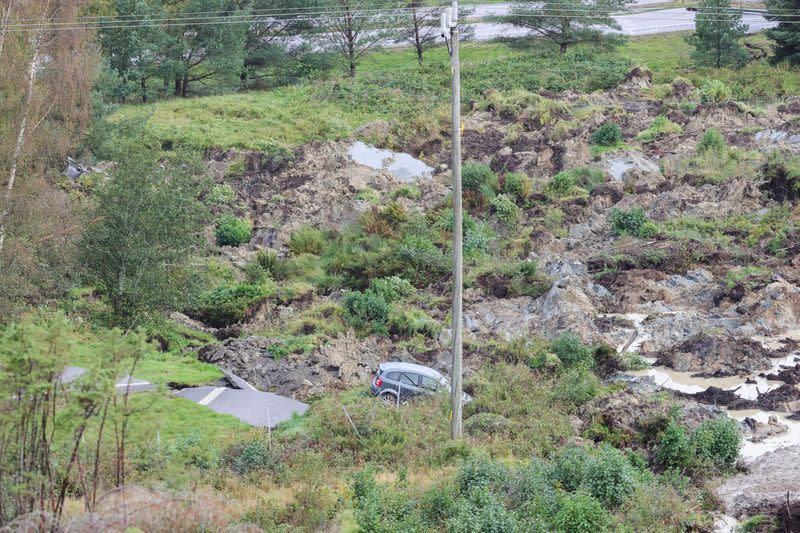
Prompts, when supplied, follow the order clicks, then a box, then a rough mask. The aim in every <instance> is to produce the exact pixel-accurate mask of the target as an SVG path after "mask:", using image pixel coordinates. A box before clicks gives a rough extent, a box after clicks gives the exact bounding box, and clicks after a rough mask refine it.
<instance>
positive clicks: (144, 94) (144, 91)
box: [141, 74, 147, 104]
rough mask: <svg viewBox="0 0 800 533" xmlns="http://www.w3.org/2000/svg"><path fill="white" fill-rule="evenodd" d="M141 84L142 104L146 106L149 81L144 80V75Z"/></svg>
mask: <svg viewBox="0 0 800 533" xmlns="http://www.w3.org/2000/svg"><path fill="white" fill-rule="evenodd" d="M141 84H142V103H143V104H146V103H147V81H145V79H144V74H143V75H142V80H141Z"/></svg>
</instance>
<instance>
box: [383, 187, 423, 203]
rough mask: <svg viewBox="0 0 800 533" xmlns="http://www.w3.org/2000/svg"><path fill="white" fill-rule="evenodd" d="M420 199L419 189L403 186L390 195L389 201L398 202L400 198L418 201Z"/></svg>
mask: <svg viewBox="0 0 800 533" xmlns="http://www.w3.org/2000/svg"><path fill="white" fill-rule="evenodd" d="M419 197H420V191H419V187H417V186H416V185H401V186H400V187H398V188H397V189H395V190H393V191H392V192H390V193H389V199H391V200H397V199H398V198H408V199H410V200H416V199H417V198H419Z"/></svg>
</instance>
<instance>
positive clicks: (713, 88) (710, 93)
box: [700, 80, 733, 104]
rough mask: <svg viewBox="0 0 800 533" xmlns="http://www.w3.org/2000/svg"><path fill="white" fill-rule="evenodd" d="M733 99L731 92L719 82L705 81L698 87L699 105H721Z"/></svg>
mask: <svg viewBox="0 0 800 533" xmlns="http://www.w3.org/2000/svg"><path fill="white" fill-rule="evenodd" d="M732 99H733V91H731V88H730V87H728V86H727V85H725V84H724V83H723V82H721V81H720V80H710V81H707V82H706V83H704V84H703V85H702V87H700V103H701V104H721V103H724V102H729V101H731V100H732Z"/></svg>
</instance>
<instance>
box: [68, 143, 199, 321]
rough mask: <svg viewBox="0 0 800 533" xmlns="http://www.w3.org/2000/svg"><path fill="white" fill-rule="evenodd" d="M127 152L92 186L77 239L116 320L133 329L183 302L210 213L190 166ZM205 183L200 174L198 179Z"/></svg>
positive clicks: (186, 298) (188, 294)
mask: <svg viewBox="0 0 800 533" xmlns="http://www.w3.org/2000/svg"><path fill="white" fill-rule="evenodd" d="M153 160H154V158H153V156H152V154H149V153H147V152H146V151H142V150H141V149H140V150H134V149H132V150H130V155H128V156H126V158H124V159H123V160H121V161H119V162H118V163H117V166H116V167H115V169H114V171H113V172H112V175H111V178H110V179H109V180H108V181H107V182H106V183H104V184H102V185H101V186H100V187H99V188H98V189H97V191H96V192H95V198H94V200H95V206H94V208H93V209H91V210H90V213H89V217H88V218H89V221H88V222H87V224H86V225H85V228H84V232H83V235H82V238H81V241H80V243H79V247H80V255H81V259H82V262H83V264H84V265H85V267H86V270H87V271H88V273H89V276H90V278H91V280H92V281H93V282H95V283H96V284H97V285H98V287H99V289H100V290H101V291H102V293H103V294H104V295H105V297H106V298H107V300H108V303H109V305H110V307H111V311H112V314H113V321H114V322H115V323H116V324H120V325H123V326H127V327H131V326H134V325H136V324H138V323H140V322H141V321H142V320H143V319H144V318H146V317H147V316H148V315H149V314H151V313H153V312H154V311H160V310H167V309H175V308H179V307H182V306H183V305H184V304H185V303H186V302H187V301H188V300H189V299H190V298H191V295H192V294H193V292H194V291H193V283H192V282H193V280H192V277H191V276H190V274H189V272H188V266H189V264H188V261H189V258H190V257H191V256H192V255H193V253H195V252H196V251H197V249H198V246H199V243H200V237H201V234H202V231H203V223H204V221H205V217H206V213H205V209H204V208H203V206H202V205H201V204H200V202H199V201H198V200H197V197H198V193H199V185H198V179H197V174H198V172H199V170H198V171H195V170H194V168H193V167H192V166H191V165H188V164H186V163H183V162H180V163H177V164H170V165H167V166H161V165H156V164H153V162H152V161H153ZM201 181H202V180H201Z"/></svg>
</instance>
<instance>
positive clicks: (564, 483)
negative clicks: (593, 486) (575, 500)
mask: <svg viewBox="0 0 800 533" xmlns="http://www.w3.org/2000/svg"><path fill="white" fill-rule="evenodd" d="M588 461H589V454H588V452H587V451H586V449H585V448H581V447H580V446H571V447H567V448H563V449H562V450H561V452H560V453H559V454H558V456H557V457H556V459H555V462H554V463H553V472H552V476H553V480H554V481H555V482H556V483H558V484H559V485H560V486H561V488H562V489H564V490H565V491H567V492H574V491H576V490H578V488H579V487H580V486H581V485H583V478H584V476H585V474H586V464H587V462H588Z"/></svg>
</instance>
